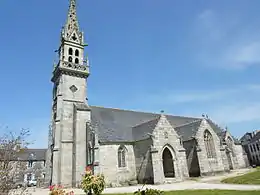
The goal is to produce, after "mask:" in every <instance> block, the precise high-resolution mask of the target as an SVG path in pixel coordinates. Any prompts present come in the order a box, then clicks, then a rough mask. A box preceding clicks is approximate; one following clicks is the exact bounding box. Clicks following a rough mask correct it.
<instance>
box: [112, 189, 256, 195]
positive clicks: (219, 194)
mask: <svg viewBox="0 0 260 195" xmlns="http://www.w3.org/2000/svg"><path fill="white" fill-rule="evenodd" d="M259 194H260V192H259V191H235V190H180V191H169V192H164V195H259ZM109 195H133V194H109Z"/></svg>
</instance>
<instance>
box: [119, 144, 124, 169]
mask: <svg viewBox="0 0 260 195" xmlns="http://www.w3.org/2000/svg"><path fill="white" fill-rule="evenodd" d="M125 156H126V148H125V147H124V146H120V147H119V148H118V167H126V161H125V160H126V159H125Z"/></svg>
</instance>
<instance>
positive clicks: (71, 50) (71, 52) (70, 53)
mask: <svg viewBox="0 0 260 195" xmlns="http://www.w3.org/2000/svg"><path fill="white" fill-rule="evenodd" d="M69 55H73V49H72V48H71V47H70V48H69Z"/></svg>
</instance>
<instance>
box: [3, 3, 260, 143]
mask: <svg viewBox="0 0 260 195" xmlns="http://www.w3.org/2000/svg"><path fill="white" fill-rule="evenodd" d="M0 7H1V8H2V11H1V12H0V18H1V20H0V21H1V31H0V35H1V36H0V41H1V44H0V51H1V52H0V59H1V73H2V74H1V77H0V90H1V96H0V98H1V99H0V100H1V101H0V127H1V128H2V129H1V131H4V129H5V127H6V126H8V128H9V129H11V130H14V131H16V130H18V129H20V128H29V129H30V130H31V134H32V135H31V136H30V139H31V140H34V141H35V144H34V145H32V147H46V146H47V134H48V125H49V122H50V113H51V92H52V84H51V82H50V78H51V72H52V64H53V61H54V59H55V53H54V51H55V50H56V49H57V48H58V44H59V38H60V37H59V35H60V30H61V27H62V25H63V24H64V23H65V21H66V14H67V9H68V2H67V1H66V0H55V1H53V0H45V1H35V0H26V1H17V0H2V1H1V2H0ZM259 7H260V1H258V0H250V1H247V0H229V1H226V0H219V1H213V0H207V1H206V0H204V1H202V0H196V1H193V0H181V1H180V0H179V1H177V0H176V1H173V0H161V1H159V0H131V1H122V0H110V1H105V0H96V1H90V0H78V18H79V21H80V27H81V29H82V30H83V31H84V33H85V38H86V41H87V42H88V44H89V47H88V48H87V51H86V52H87V53H88V55H89V60H90V65H91V75H90V77H89V80H88V98H89V102H90V104H91V105H98V106H106V107H115V108H124V109H133V110H142V111H152V112H159V111H160V110H164V111H165V112H166V113H168V114H174V115H188V116H199V117H200V116H201V114H202V113H207V114H208V115H209V117H210V118H211V119H212V120H214V121H217V122H218V123H219V124H220V125H222V126H223V127H225V126H228V128H229V129H230V131H231V132H232V133H233V134H234V135H235V136H241V135H242V134H243V133H244V132H246V131H252V130H254V129H258V128H259V127H260V101H259V97H260V66H259V65H260V15H259Z"/></svg>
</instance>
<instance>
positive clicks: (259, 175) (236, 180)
mask: <svg viewBox="0 0 260 195" xmlns="http://www.w3.org/2000/svg"><path fill="white" fill-rule="evenodd" d="M221 182H222V183H228V184H254V185H257V184H260V168H256V170H255V171H253V172H251V173H247V174H244V175H240V176H236V177H230V178H227V179H224V180H222V181H221Z"/></svg>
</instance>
